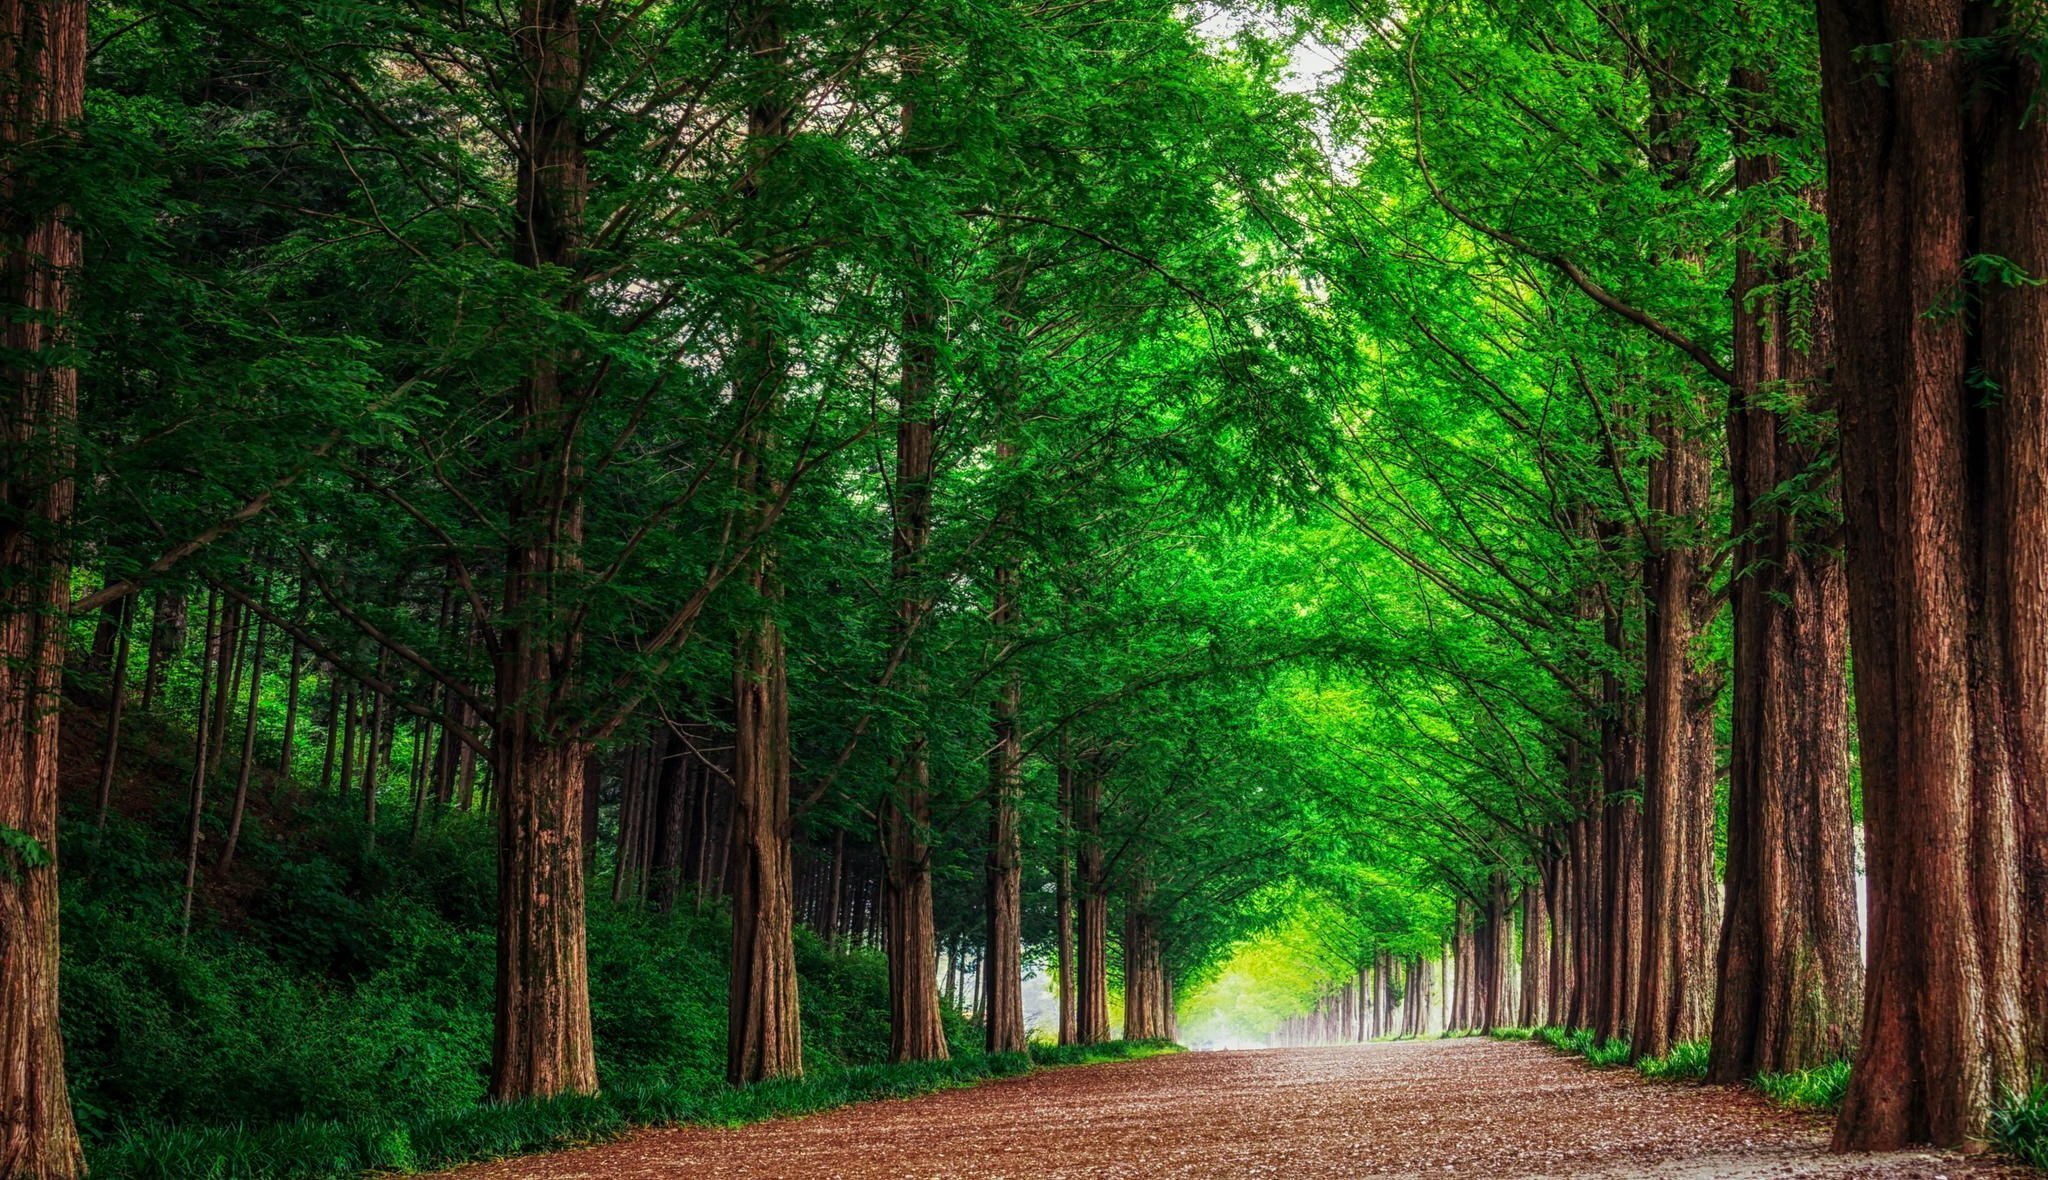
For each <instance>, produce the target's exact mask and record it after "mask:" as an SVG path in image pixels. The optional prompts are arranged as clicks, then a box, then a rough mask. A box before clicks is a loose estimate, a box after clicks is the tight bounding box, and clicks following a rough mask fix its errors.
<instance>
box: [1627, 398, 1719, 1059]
mask: <svg viewBox="0 0 2048 1180" xmlns="http://www.w3.org/2000/svg"><path fill="white" fill-rule="evenodd" d="M1651 434H1652V436H1653V437H1654V438H1655V440H1656V442H1657V444H1658V447H1659V452H1658V455H1657V456H1656V457H1655V458H1654V459H1652V460H1651V462H1650V495H1649V507H1650V513H1651V515H1652V517H1653V518H1654V519H1655V520H1656V521H1657V522H1658V523H1657V524H1656V525H1655V526H1653V527H1652V529H1651V530H1650V533H1649V538H1648V539H1649V541H1650V544H1649V547H1648V550H1647V553H1646V556H1645V560H1644V563H1643V576H1644V597H1645V600H1646V602H1647V603H1648V607H1649V613H1648V618H1647V623H1648V626H1647V628H1646V632H1645V638H1646V643H1645V651H1644V668H1645V671H1644V678H1643V680H1644V683H1643V745H1642V748H1643V810H1642V826H1641V849H1642V866H1643V869H1642V872H1643V909H1642V927H1643V940H1642V943H1641V945H1640V946H1639V947H1638V948H1637V955H1638V966H1637V969H1636V979H1635V986H1636V999H1635V1005H1634V1017H1635V1019H1634V1022H1633V1024H1632V1026H1631V1029H1632V1033H1633V1036H1632V1038H1631V1045H1632V1051H1633V1054H1634V1056H1635V1057H1637V1058H1645V1057H1662V1056H1664V1055H1666V1054H1668V1053H1669V1052H1670V1051H1671V1047H1672V1045H1674V1044H1676V1043H1678V1042H1681V1041H1691V1040H1700V1039H1703V1038H1704V1037H1705V1036H1706V1033H1707V1028H1708V1024H1709V1017H1710V1013H1711V1011H1712V994H1711V993H1712V985H1713V959H1712V956H1713V947H1712V945H1711V943H1710V942H1709V935H1708V931H1709V929H1710V928H1711V921H1710V918H1711V915H1712V908H1713V906H1714V897H1715V891H1714V841H1713V833H1714V687H1715V686H1714V685H1713V684H1712V683H1711V680H1710V677H1709V675H1708V673H1707V672H1706V671H1705V670H1703V669H1702V668H1700V667H1699V665H1698V663H1697V661H1696V659H1695V657H1694V650H1693V649H1694V647H1695V645H1696V644H1697V643H1698V642H1699V639H1700V636H1701V635H1702V633H1703V632H1704V631H1705V629H1706V627H1707V624H1708V613H1709V612H1708V606H1707V602H1708V591H1709V587H1708V585H1707V570H1708V563H1707V560H1706V552H1705V547H1704V544H1703V543H1702V541H1701V538H1702V537H1703V536H1704V520H1703V518H1704V516H1705V513H1706V512H1707V509H1708V507H1709V504H1708V501H1709V498H1710V496H1711V464H1710V463H1709V461H1708V457H1707V451H1706V446H1705V442H1704V440H1703V439H1702V438H1701V437H1700V432H1699V430H1697V429H1696V428H1694V427H1692V426H1691V425H1689V424H1688V423H1686V422H1685V421H1682V420H1680V419H1679V418H1677V417H1674V416H1673V415H1671V414H1659V415H1656V416H1655V417H1654V420H1653V424H1652V426H1651Z"/></svg>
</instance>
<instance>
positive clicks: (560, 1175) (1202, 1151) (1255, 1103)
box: [447, 1038, 2038, 1180]
mask: <svg viewBox="0 0 2048 1180" xmlns="http://www.w3.org/2000/svg"><path fill="white" fill-rule="evenodd" d="M1827 1147H1828V1124H1827V1120H1826V1119H1824V1118H1822V1117H1819V1116H1815V1115H1811V1114H1804V1113H1799V1112H1796V1111H1789V1110H1785V1109H1782V1108H1779V1107H1775V1106H1772V1105H1771V1104H1769V1103H1768V1102H1766V1101H1764V1099H1763V1098H1762V1097H1760V1096H1758V1095H1757V1094H1755V1093H1753V1092H1751V1091H1747V1090H1741V1089H1733V1088H1725V1087H1706V1086H1697V1085H1684V1084H1672V1083H1661V1082H1650V1081H1646V1080H1644V1079H1643V1078H1642V1077H1641V1076H1639V1075H1638V1074H1636V1073H1635V1072H1634V1071H1631V1070H1622V1069H1612V1070H1595V1069H1592V1068H1589V1067H1587V1066H1586V1065H1584V1064H1583V1063H1581V1062H1579V1061H1577V1060H1575V1059H1572V1058H1568V1057H1565V1056H1562V1055H1560V1054H1557V1053H1554V1052H1551V1051H1550V1050H1548V1049H1545V1048H1543V1047H1542V1046H1539V1045H1535V1044H1532V1043H1528V1042H1514V1043H1509V1042H1499V1041H1491V1040H1483V1039H1479V1038H1469V1039H1463V1040H1448V1041H1445V1040H1431V1041H1411V1042H1401V1043H1394V1044H1375V1045H1361V1046H1346V1047H1340V1048H1327V1049H1271V1050H1258V1051H1243V1052H1227V1053H1181V1054H1175V1055H1171V1056H1165V1057H1153V1058H1149V1059H1146V1060H1140V1061H1125V1062H1115V1063H1111V1064H1106V1065H1093V1066H1076V1067H1071V1068H1062V1069H1049V1070H1042V1071H1039V1072H1036V1073H1033V1074H1031V1075H1029V1076H1027V1077H1021V1078H1014V1079H1009V1080H1004V1081H995V1082H988V1083H984V1084H982V1085H979V1086H975V1087H973V1088H971V1089H965V1090H952V1091H946V1092H943V1093H938V1094H932V1095H928V1096H924V1097H919V1098H910V1099H903V1100H900V1101H886V1102H869V1103H862V1104H859V1105H856V1106H849V1107H846V1108H843V1109H841V1110H837V1111H832V1112H829V1113H825V1114H820V1115H814V1116H810V1117H807V1118H797V1119H783V1120H776V1121H772V1122H766V1123H759V1124H756V1125H753V1126H748V1127H739V1128H731V1129H712V1128H681V1129H672V1130H654V1131H642V1132H638V1133H635V1134H633V1135H630V1136H628V1137H626V1138H624V1139H620V1140H617V1141H615V1142H612V1143H607V1144H604V1145H602V1146H597V1147H589V1148H581V1149H577V1150H573V1151H565V1152H559V1153H556V1154H554V1155H547V1156H535V1157H529V1158H525V1159H516V1160H505V1161H502V1162H499V1163H494V1164H487V1165H483V1166H479V1167H472V1168H465V1169H461V1170H459V1171H456V1172H452V1173H448V1174H447V1175H449V1176H453V1177H461V1178H462V1180H582V1178H585V1177H589V1178H593V1180H594V1178H598V1177H605V1178H619V1180H654V1178H655V1177H663V1178H666V1177H673V1176H690V1177H796V1176H803V1177H821V1178H822V1177H871V1178H872V1177H912V1176H916V1177H932V1176H961V1177H966V1176H973V1177H997V1176H1032V1177H1042V1176H1068V1177H1082V1176H1088V1177H1098V1176H1130V1177H1139V1176H1219V1177H1220V1176H1288V1177H1337V1176H1362V1175H1375V1176H1420V1175H1430V1176H1446V1175H1480V1176H1484V1177H1487V1178H1489V1180H1499V1178H1502V1177H1509V1176H1575V1177H1621V1176H1660V1177H1665V1176H1668V1177H1697V1178H1701V1180H1704V1178H1707V1177H1715V1178H1730V1180H1738V1178H1749V1177H1794V1176H1797V1177H1924V1178H1926V1180H1936V1178H1942V1177H1953V1178H1956V1180H1961V1178H1963V1177H1970V1178H1972V1180H1980V1178H1983V1177H2021V1176H2038V1173H2032V1172H2027V1171H2024V1170H2022V1169H2018V1168H2015V1167H2009V1166H2006V1165H2002V1164H2000V1163H1999V1162H1997V1161H1995V1160H1990V1159H1984V1158H1975V1159H1966V1158H1963V1157H1960V1156H1955V1155H1945V1154H1937V1153H1932V1152H1909V1153H1902V1154H1898V1155H1884V1156H1838V1155H1832V1154H1830V1153H1829V1152H1828V1149H1827Z"/></svg>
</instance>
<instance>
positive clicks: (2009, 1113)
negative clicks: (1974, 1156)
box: [1991, 1082, 2048, 1171]
mask: <svg viewBox="0 0 2048 1180" xmlns="http://www.w3.org/2000/svg"><path fill="white" fill-rule="evenodd" d="M1991 1140H1992V1142H1994V1143H1996V1144H1997V1145H1998V1147H1999V1150H2001V1151H2004V1152H2006V1153H2008V1154H2010V1155H2012V1156H2013V1157H2014V1158H2016V1159H2019V1160H2022V1161H2024V1162H2026V1163H2028V1164H2030V1165H2032V1166H2033V1167H2036V1168H2040V1169H2042V1170H2043V1171H2048V1082H2044V1083H2042V1084H2040V1085H2037V1086H2035V1087H2034V1088H2033V1089H2032V1090H2029V1091H2028V1092H2027V1093H2025V1094H2016V1095H2013V1096H2011V1097H2010V1098H2009V1099H2008V1100H2007V1101H2006V1103H2005V1105H2004V1106H2002V1107H2000V1108H1999V1109H1998V1111H1997V1112H1996V1113H1994V1114H1993V1115H1992V1116H1991Z"/></svg>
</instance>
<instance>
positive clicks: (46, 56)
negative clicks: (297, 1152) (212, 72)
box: [0, 0, 86, 1180]
mask: <svg viewBox="0 0 2048 1180" xmlns="http://www.w3.org/2000/svg"><path fill="white" fill-rule="evenodd" d="M85 25H86V6H85V3H84V0H0V242H4V243H5V244H6V250H7V253H6V255H5V258H4V259H0V304H4V305H5V308H6V313H7V314H6V315H5V316H0V345H4V349H0V396H4V397H5V399H6V403H7V405H6V413H5V420H4V422H0V431H4V433H0V444H4V447H5V455H6V460H5V462H0V496H4V499H5V502H6V503H7V505H8V509H9V511H8V513H7V514H6V516H5V518H4V519H0V569H4V570H6V571H8V573H7V577H6V578H5V580H4V582H0V832H7V833H18V836H10V839H11V840H19V841H33V844H24V845H23V847H21V848H9V849H6V850H0V862H4V864H5V868H6V870H7V871H0V1177H4V1178H6V1180H15V1178H17V1177H21V1178H31V1180H44V1178H46V1177H47V1178H52V1180H54V1178H58V1177H73V1176H79V1175H83V1174H84V1171H85V1161H84V1158H83V1156H82V1154H81V1153H80V1149H79V1145H78V1131H77V1128H76V1127H75V1126H74V1125H73V1123H72V1118H71V1099H70V1097H69V1095H68V1093H67V1092H66V1090H65V1078H64V1046H63V1041H62V1039H61V1036H60V1034H59V1031H58V1023H57V966H58V954H57V758H58V720H59V711H60V707H61V703H60V694H61V692H62V690H63V675H64V645H65V638H66V631H67V630H68V626H69V620H68V618H67V616H66V612H67V610H68V609H69V606H70V589H71V569H70V551H69V544H68V537H67V536H66V534H67V532H68V530H69V528H70V525H71V517H72V508H73V504H74V498H75V494H76V488H75V485H74V482H73V473H72V450H71V435H72V429H73V426H74V423H75V422H76V420H77V415H78V373H77V370H75V369H73V368H71V367H69V365H68V364H65V363H64V362H63V361H62V360H61V359H55V358H52V357H51V356H50V355H49V354H50V353H51V352H52V351H53V350H58V349H62V348H63V347H65V346H66V345H67V344H68V342H69V339H70V328H69V326H68V321H69V318H70V315H71V301H72V292H73V285H74V282H75V280H76V272H77V270H78V267H79V264H80V262H81V244H80V237H79V232H78V229H77V228H76V227H75V226H73V225H72V224H71V210H70V207H69V204H68V201H67V199H66V198H67V194H65V193H63V192H57V191H48V190H47V189H41V188H39V187H38V184H37V180H36V178H35V171H34V168H33V165H36V164H39V163H41V159H40V158H41V157H44V156H45V155H46V154H47V153H50V152H52V151H62V150H64V149H65V147H66V146H67V145H68V144H69V142H70V141H71V140H72V139H73V138H74V137H75V135H76V134H77V127H78V123H79V120H80V118H81V116H82V113H83V108H84V100H85ZM23 164H28V165H31V167H30V168H27V169H22V168H21V166H22V165H23ZM17 169H21V170H20V171H17ZM60 356H61V354H60ZM25 848H34V849H37V850H39V852H40V854H39V855H32V854H29V853H27V852H26V851H24V849H25Z"/></svg>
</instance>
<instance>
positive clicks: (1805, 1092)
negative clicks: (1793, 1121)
mask: <svg viewBox="0 0 2048 1180" xmlns="http://www.w3.org/2000/svg"><path fill="white" fill-rule="evenodd" d="M1756 1088H1757V1089H1759V1090H1762V1091H1763V1092H1764V1096H1765V1097H1767V1098H1769V1099H1770V1100H1771V1101H1773V1102H1775V1103H1777V1104H1779V1105H1780V1106H1791V1107H1796V1108H1798V1109H1800V1110H1834V1109H1836V1108H1838V1107H1840V1106H1841V1105H1842V1095H1843V1094H1844V1093H1846V1092H1847V1091H1848V1089H1849V1063H1848V1062H1846V1061H1833V1062H1829V1063H1828V1064H1826V1065H1821V1066H1816V1067H1814V1068H1813V1069H1805V1070H1799V1071H1798V1072H1796V1073H1766V1074H1758V1075H1757V1079H1756Z"/></svg>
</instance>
